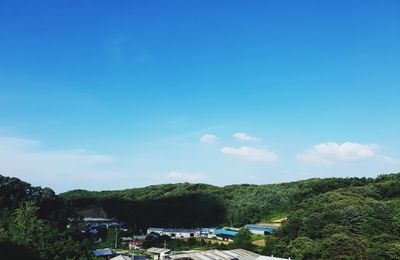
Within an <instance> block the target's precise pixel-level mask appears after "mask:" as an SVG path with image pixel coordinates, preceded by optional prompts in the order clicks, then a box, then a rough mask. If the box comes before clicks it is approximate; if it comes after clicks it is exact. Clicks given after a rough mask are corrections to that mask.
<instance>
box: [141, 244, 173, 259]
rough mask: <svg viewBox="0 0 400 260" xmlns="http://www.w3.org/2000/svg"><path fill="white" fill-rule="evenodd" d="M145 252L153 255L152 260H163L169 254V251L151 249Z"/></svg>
mask: <svg viewBox="0 0 400 260" xmlns="http://www.w3.org/2000/svg"><path fill="white" fill-rule="evenodd" d="M146 252H147V253H149V254H151V255H153V256H154V260H164V259H166V257H167V256H168V254H170V253H171V249H167V248H158V247H151V248H149V249H147V250H146Z"/></svg>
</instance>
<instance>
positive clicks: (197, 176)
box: [165, 171, 205, 182]
mask: <svg viewBox="0 0 400 260" xmlns="http://www.w3.org/2000/svg"><path fill="white" fill-rule="evenodd" d="M165 177H166V179H168V180H169V181H172V182H201V181H203V180H204V179H205V177H204V175H203V174H201V173H187V172H177V171H173V172H169V173H167V174H166V176H165Z"/></svg>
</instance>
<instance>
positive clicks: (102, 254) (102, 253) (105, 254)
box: [92, 248, 114, 257]
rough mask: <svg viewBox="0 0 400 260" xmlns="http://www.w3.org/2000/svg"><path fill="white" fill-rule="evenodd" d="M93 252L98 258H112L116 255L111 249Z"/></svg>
mask: <svg viewBox="0 0 400 260" xmlns="http://www.w3.org/2000/svg"><path fill="white" fill-rule="evenodd" d="M92 252H93V254H94V255H95V256H96V257H110V256H113V255H114V252H113V251H112V250H111V249H109V248H104V249H95V250H93V251H92Z"/></svg>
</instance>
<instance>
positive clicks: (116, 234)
mask: <svg viewBox="0 0 400 260" xmlns="http://www.w3.org/2000/svg"><path fill="white" fill-rule="evenodd" d="M117 246H118V229H117V228H115V249H117Z"/></svg>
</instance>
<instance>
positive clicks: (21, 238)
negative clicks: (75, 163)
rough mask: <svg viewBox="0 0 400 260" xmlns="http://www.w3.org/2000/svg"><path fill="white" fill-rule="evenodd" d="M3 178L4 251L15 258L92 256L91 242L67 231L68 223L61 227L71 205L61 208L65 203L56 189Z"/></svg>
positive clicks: (0, 232)
mask: <svg viewBox="0 0 400 260" xmlns="http://www.w3.org/2000/svg"><path fill="white" fill-rule="evenodd" d="M0 180H1V183H0V203H1V204H2V206H3V207H4V208H2V209H1V211H0V212H1V215H0V220H1V221H0V248H2V249H4V250H2V251H6V252H7V255H9V257H10V258H14V259H24V258H25V259H79V258H81V257H86V258H87V259H90V257H91V256H90V251H89V250H88V249H89V244H87V242H85V241H84V240H83V239H82V237H81V236H80V234H79V233H74V232H73V231H71V230H66V228H65V227H66V225H65V226H64V227H63V229H60V227H62V226H63V224H65V219H68V215H63V214H64V213H65V212H68V207H65V208H60V205H63V202H62V200H60V199H59V198H57V197H56V196H55V194H54V192H52V191H51V190H50V189H41V188H38V187H31V186H30V185H29V184H27V183H24V182H21V181H20V180H18V179H15V178H7V177H2V176H0ZM55 201H57V203H53V202H55ZM40 206H42V207H40ZM48 210H49V211H52V212H48ZM3 256H4V255H3Z"/></svg>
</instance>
